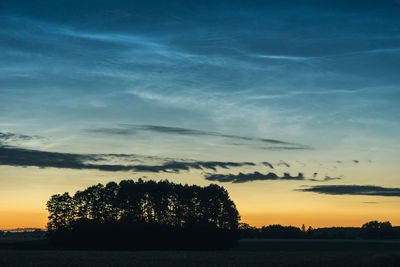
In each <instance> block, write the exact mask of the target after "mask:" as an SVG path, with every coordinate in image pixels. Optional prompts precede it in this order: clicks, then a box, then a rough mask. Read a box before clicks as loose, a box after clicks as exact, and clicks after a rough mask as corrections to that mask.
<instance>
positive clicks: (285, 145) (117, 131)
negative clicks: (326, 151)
mask: <svg viewBox="0 0 400 267" xmlns="http://www.w3.org/2000/svg"><path fill="white" fill-rule="evenodd" d="M124 126H125V127H118V128H97V129H90V130H88V131H89V132H91V133H98V134H108V135H135V134H137V133H138V132H152V133H158V134H172V135H185V136H196V137H220V138H225V139H231V140H236V141H246V142H251V143H262V144H268V145H269V146H268V147H265V146H264V147H261V148H262V149H266V148H269V149H272V150H273V149H277V150H292V149H294V150H295V149H311V147H309V146H306V145H301V144H294V143H289V142H285V141H281V140H276V139H267V138H256V137H247V136H239V135H231V134H223V133H219V132H212V131H203V130H196V129H188V128H179V127H168V126H159V125H124Z"/></svg>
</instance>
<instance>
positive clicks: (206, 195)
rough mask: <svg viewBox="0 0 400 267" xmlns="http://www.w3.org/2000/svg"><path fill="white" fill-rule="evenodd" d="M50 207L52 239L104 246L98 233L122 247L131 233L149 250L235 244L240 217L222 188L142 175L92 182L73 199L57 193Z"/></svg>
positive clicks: (56, 241) (50, 201)
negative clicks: (149, 177) (139, 177)
mask: <svg viewBox="0 0 400 267" xmlns="http://www.w3.org/2000/svg"><path fill="white" fill-rule="evenodd" d="M47 209H48V211H49V213H50V216H49V222H48V230H49V237H50V239H51V240H52V241H54V242H53V243H75V244H78V243H79V244H81V245H83V244H86V246H87V247H90V246H93V245H96V246H100V244H104V242H102V240H101V238H100V237H99V235H102V236H103V237H104V239H105V240H108V241H109V242H108V244H107V245H109V246H111V244H112V243H113V242H114V243H118V242H119V244H114V245H115V247H117V246H120V247H121V248H122V247H126V246H127V244H129V240H128V237H130V238H132V239H135V240H136V241H135V242H136V243H135V244H137V245H139V243H140V242H141V243H142V244H143V246H142V247H149V248H151V247H152V246H154V244H158V245H157V246H158V247H159V248H170V247H176V246H183V244H186V245H188V246H186V247H191V246H192V247H194V246H197V247H199V246H200V247H202V246H203V247H204V246H205V247H206V246H211V247H212V246H220V247H221V246H232V245H234V244H235V242H236V241H237V238H238V232H237V229H238V221H239V219H240V217H239V213H238V211H237V209H236V206H235V204H234V202H233V201H232V200H231V199H230V198H229V194H228V192H227V191H226V190H225V189H224V188H223V187H220V186H218V185H215V184H211V185H209V186H207V187H200V186H196V185H192V186H189V185H184V186H183V185H181V184H174V183H170V182H168V181H160V182H158V183H157V182H155V181H147V182H144V181H143V180H142V179H139V180H138V181H137V182H135V181H132V180H124V181H121V182H120V183H119V184H116V183H114V182H111V183H108V184H107V185H106V186H103V185H102V184H98V185H94V186H90V187H88V188H87V189H85V190H83V191H78V192H76V193H75V195H74V196H73V197H71V196H70V195H69V194H68V193H65V194H63V195H54V196H52V197H51V199H50V200H49V201H48V202H47ZM207 238H208V239H209V240H207ZM118 239H119V240H118ZM167 239H169V241H170V242H169V243H168V242H167V241H166V240H167ZM78 240H79V242H78ZM121 240H124V241H123V242H120V241H121ZM139 240H140V242H139ZM151 242H153V244H152V243H151ZM163 242H164V243H163ZM196 242H197V244H195V243H196ZM224 242H225V244H223V243H224ZM89 243H90V244H89ZM207 243H208V244H207ZM129 246H130V247H132V246H133V245H132V244H130V245H129Z"/></svg>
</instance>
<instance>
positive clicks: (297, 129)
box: [0, 0, 400, 229]
mask: <svg viewBox="0 0 400 267" xmlns="http://www.w3.org/2000/svg"><path fill="white" fill-rule="evenodd" d="M399 12H400V1H398V0H388V1H386V0H383V1H368V0H364V1H356V0H350V1H342V0H338V1H232V0H231V1H155V0H150V1H122V0H120V1H101V0H97V1H88V0H80V1H67V0H63V1H61V0H60V1H45V0H38V1H15V0H13V1H8V0H2V1H1V2H0V229H10V228H16V227H41V228H42V227H45V225H46V222H47V215H48V214H47V211H46V209H45V207H46V201H47V200H48V199H49V198H50V196H51V195H53V194H58V193H63V192H66V191H67V192H70V193H74V192H75V191H77V190H82V189H84V188H86V187H87V186H90V185H93V184H97V183H107V182H109V181H117V182H118V181H120V180H123V179H135V180H136V179H138V178H143V179H147V180H149V179H154V180H161V179H168V180H170V181H172V182H177V183H184V184H186V183H187V184H198V185H208V184H210V183H217V184H219V185H222V186H224V187H225V188H226V189H227V190H228V191H229V193H230V196H231V198H232V200H233V201H234V202H235V203H236V206H237V208H238V210H239V213H240V215H241V218H242V220H243V221H244V222H247V223H249V224H251V225H256V226H261V225H269V224H282V225H295V226H300V225H302V224H305V225H306V226H308V225H311V226H312V227H327V226H360V225H362V224H363V223H365V222H367V221H369V220H375V219H377V220H381V221H391V222H392V224H394V225H400V214H399V212H398V207H399V205H400V180H399V179H400V177H399V173H400V164H399V159H400V143H399V132H400V123H399V122H400V105H399V101H400V87H399V84H400V75H399V72H400V16H399V15H398V14H399Z"/></svg>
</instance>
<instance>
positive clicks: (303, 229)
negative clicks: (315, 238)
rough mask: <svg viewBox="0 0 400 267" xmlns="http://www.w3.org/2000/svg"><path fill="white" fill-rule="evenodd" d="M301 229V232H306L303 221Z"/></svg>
mask: <svg viewBox="0 0 400 267" xmlns="http://www.w3.org/2000/svg"><path fill="white" fill-rule="evenodd" d="M301 231H302V232H303V233H305V232H306V226H305V225H304V223H303V225H302V226H301Z"/></svg>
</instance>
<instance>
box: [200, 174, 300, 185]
mask: <svg viewBox="0 0 400 267" xmlns="http://www.w3.org/2000/svg"><path fill="white" fill-rule="evenodd" d="M205 179H206V180H208V181H217V182H220V183H228V182H229V183H235V184H237V183H247V182H253V181H266V180H300V181H301V180H305V178H304V175H303V174H302V173H299V174H298V175H297V176H291V175H290V174H289V173H284V175H283V176H278V175H276V174H275V173H273V172H269V173H267V174H262V173H260V172H253V173H239V174H211V175H207V176H206V177H205Z"/></svg>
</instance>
